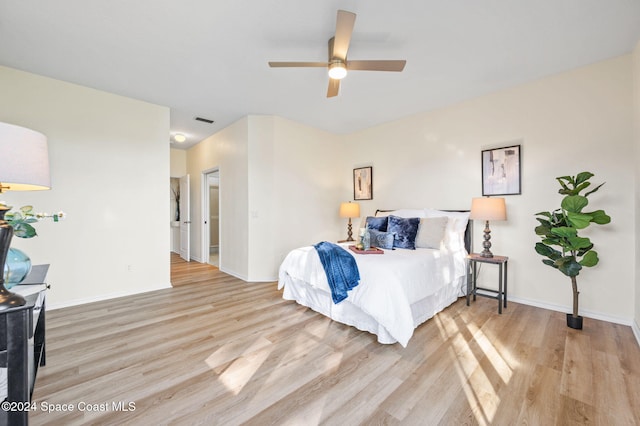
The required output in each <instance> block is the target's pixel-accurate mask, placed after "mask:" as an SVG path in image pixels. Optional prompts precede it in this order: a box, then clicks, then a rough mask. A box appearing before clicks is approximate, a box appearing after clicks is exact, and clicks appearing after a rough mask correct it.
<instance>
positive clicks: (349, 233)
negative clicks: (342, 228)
mask: <svg viewBox="0 0 640 426" xmlns="http://www.w3.org/2000/svg"><path fill="white" fill-rule="evenodd" d="M351 241H355V240H354V239H353V225H352V224H351V218H349V225H347V239H346V240H344V242H346V243H350V242H351Z"/></svg>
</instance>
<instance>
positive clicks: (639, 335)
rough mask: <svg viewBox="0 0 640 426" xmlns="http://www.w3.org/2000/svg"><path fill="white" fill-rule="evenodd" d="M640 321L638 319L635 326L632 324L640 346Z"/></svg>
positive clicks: (634, 323)
mask: <svg viewBox="0 0 640 426" xmlns="http://www.w3.org/2000/svg"><path fill="white" fill-rule="evenodd" d="M638 321H640V319H639V318H636V320H635V321H634V322H633V324H631V329H632V330H633V334H635V336H636V340H637V341H638V346H640V325H639V324H638Z"/></svg>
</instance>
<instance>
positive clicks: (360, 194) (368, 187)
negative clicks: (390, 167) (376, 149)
mask: <svg viewBox="0 0 640 426" xmlns="http://www.w3.org/2000/svg"><path fill="white" fill-rule="evenodd" d="M353 199H354V200H373V167H360V168H359V169H353Z"/></svg>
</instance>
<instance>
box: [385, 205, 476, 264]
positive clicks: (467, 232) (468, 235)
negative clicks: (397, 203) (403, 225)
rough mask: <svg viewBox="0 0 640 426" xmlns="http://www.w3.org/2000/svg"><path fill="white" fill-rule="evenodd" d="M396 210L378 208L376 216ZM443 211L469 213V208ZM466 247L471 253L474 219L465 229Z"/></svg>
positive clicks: (444, 210) (445, 210)
mask: <svg viewBox="0 0 640 426" xmlns="http://www.w3.org/2000/svg"><path fill="white" fill-rule="evenodd" d="M392 211H396V210H387V209H384V210H383V209H377V210H376V213H375V216H378V213H389V212H392ZM442 211H443V212H452V213H468V212H469V210H447V209H442ZM464 248H465V249H466V250H467V253H471V252H472V251H473V221H472V220H469V221H468V222H467V227H466V229H465V230H464Z"/></svg>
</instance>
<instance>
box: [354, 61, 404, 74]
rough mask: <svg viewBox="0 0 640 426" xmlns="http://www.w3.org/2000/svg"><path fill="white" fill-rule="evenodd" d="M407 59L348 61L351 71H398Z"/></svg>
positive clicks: (402, 67)
mask: <svg viewBox="0 0 640 426" xmlns="http://www.w3.org/2000/svg"><path fill="white" fill-rule="evenodd" d="M406 63H407V61H384V60H382V61H375V60H374V61H347V69H348V70H349V71H396V72H400V71H402V70H403V69H404V66H405V64H406Z"/></svg>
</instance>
